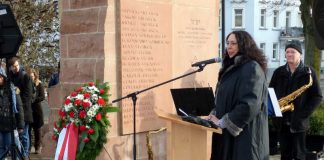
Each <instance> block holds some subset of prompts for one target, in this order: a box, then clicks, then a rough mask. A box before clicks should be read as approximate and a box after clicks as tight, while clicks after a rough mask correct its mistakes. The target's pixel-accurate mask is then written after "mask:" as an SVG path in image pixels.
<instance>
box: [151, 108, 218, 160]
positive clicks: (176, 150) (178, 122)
mask: <svg viewBox="0 0 324 160" xmlns="http://www.w3.org/2000/svg"><path fill="white" fill-rule="evenodd" d="M155 113H156V114H157V115H158V117H159V118H162V119H164V120H166V121H167V159H168V160H182V159H185V160H197V159H199V160H209V159H210V154H211V143H212V138H211V136H212V133H213V132H215V133H218V134H221V133H222V130H221V129H214V128H208V127H204V126H201V125H197V124H193V123H189V122H186V121H183V120H182V119H181V118H180V117H179V116H177V115H175V114H171V113H166V112H164V111H161V110H155Z"/></svg>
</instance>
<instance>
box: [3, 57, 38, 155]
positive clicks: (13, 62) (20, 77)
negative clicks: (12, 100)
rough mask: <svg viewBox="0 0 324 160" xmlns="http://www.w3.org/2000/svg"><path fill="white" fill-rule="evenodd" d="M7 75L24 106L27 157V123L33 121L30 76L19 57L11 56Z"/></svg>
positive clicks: (24, 149) (24, 153) (23, 140)
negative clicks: (18, 91) (23, 68)
mask: <svg viewBox="0 0 324 160" xmlns="http://www.w3.org/2000/svg"><path fill="white" fill-rule="evenodd" d="M8 67H9V72H8V77H9V79H10V80H11V82H12V83H13V84H14V85H15V86H16V87H18V89H19V90H20V97H21V100H22V104H23V108H24V121H25V126H24V131H23V134H22V145H23V156H24V159H29V134H28V132H29V131H28V130H29V124H31V123H32V122H33V116H32V109H31V101H32V80H31V78H30V76H29V75H28V74H27V73H26V72H25V71H23V70H22V69H21V66H20V59H19V57H12V58H10V59H9V60H8Z"/></svg>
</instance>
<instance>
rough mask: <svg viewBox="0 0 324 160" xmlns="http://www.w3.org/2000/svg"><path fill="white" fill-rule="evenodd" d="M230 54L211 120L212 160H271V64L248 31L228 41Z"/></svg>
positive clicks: (231, 35) (236, 32) (225, 62)
mask: <svg viewBox="0 0 324 160" xmlns="http://www.w3.org/2000/svg"><path fill="white" fill-rule="evenodd" d="M226 44H227V47H226V51H225V55H224V56H225V57H224V60H223V63H222V68H221V69H220V71H219V75H218V82H217V86H216V91H215V108H214V109H213V110H212V112H211V113H210V115H209V116H208V118H207V119H209V120H211V121H213V122H214V123H215V124H216V125H218V126H219V127H220V128H222V134H216V133H214V134H213V137H212V138H213V141H212V154H211V160H268V159H269V137H268V115H267V98H268V89H267V88H268V87H267V86H268V85H267V81H266V68H267V60H266V57H265V55H264V54H263V53H262V51H261V50H260V49H259V48H258V47H257V45H256V44H255V41H254V40H253V38H252V37H251V35H250V34H249V33H247V32H246V31H233V32H231V33H230V34H229V35H228V36H227V37H226Z"/></svg>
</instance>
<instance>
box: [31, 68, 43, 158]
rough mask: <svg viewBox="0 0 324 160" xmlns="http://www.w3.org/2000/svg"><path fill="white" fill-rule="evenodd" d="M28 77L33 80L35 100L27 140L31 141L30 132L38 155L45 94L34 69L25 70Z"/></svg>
mask: <svg viewBox="0 0 324 160" xmlns="http://www.w3.org/2000/svg"><path fill="white" fill-rule="evenodd" d="M27 73H28V75H29V76H30V77H31V79H32V80H33V86H34V88H35V93H34V94H35V98H34V100H33V102H32V111H33V119H34V121H33V123H31V125H30V128H29V139H30V140H32V138H31V137H32V134H31V132H32V130H33V133H34V138H35V143H34V147H35V153H36V154H40V153H41V144H42V142H41V140H42V139H41V138H42V136H41V133H42V132H41V129H42V126H43V125H44V114H43V109H42V104H41V102H42V101H43V100H44V99H45V93H44V87H43V85H42V83H41V81H40V80H39V74H38V72H37V70H36V69H33V68H29V69H28V70H27ZM30 144H31V145H30V150H31V146H32V142H30Z"/></svg>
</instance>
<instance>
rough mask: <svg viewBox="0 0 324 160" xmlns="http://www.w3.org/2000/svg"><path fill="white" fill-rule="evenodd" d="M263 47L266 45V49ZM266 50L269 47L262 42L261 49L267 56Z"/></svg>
mask: <svg viewBox="0 0 324 160" xmlns="http://www.w3.org/2000/svg"><path fill="white" fill-rule="evenodd" d="M262 45H264V47H262ZM266 48H267V45H266V43H265V42H261V43H260V49H261V50H262V51H263V53H264V54H265V55H266Z"/></svg>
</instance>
